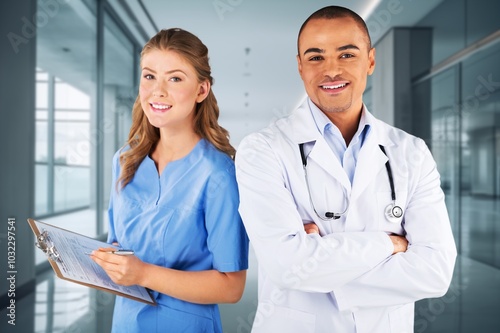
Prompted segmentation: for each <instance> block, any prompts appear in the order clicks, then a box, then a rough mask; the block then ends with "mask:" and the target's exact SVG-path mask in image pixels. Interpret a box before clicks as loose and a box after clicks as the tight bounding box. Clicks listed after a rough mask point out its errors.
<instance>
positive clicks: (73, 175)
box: [35, 1, 97, 216]
mask: <svg viewBox="0 0 500 333" xmlns="http://www.w3.org/2000/svg"><path fill="white" fill-rule="evenodd" d="M44 3H45V2H44V1H39V8H38V12H39V16H40V17H42V16H43V17H46V18H47V19H46V24H45V25H41V24H40V25H39V28H38V31H37V67H38V70H37V83H36V138H37V141H36V146H35V147H36V148H35V149H36V151H35V156H36V167H35V169H36V171H35V175H36V178H35V180H36V183H35V214H36V216H49V215H53V214H57V213H61V212H65V211H70V210H74V209H82V208H88V207H89V205H90V196H91V193H90V185H89V184H90V156H91V153H92V151H91V147H90V142H91V135H90V115H91V113H92V112H93V110H94V109H95V94H96V82H95V71H96V57H95V53H96V32H95V31H96V29H95V26H96V22H97V21H96V18H95V15H93V14H92V12H91V11H90V9H89V8H88V7H87V6H86V5H85V4H83V3H78V2H75V1H73V2H71V4H65V5H58V4H57V3H54V5H53V6H46V5H42V4H44ZM56 4H57V6H56ZM44 15H45V16H44Z"/></svg>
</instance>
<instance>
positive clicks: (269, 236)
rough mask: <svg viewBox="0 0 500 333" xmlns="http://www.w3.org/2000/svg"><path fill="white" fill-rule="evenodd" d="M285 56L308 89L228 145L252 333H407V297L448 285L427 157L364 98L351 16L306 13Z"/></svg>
mask: <svg viewBox="0 0 500 333" xmlns="http://www.w3.org/2000/svg"><path fill="white" fill-rule="evenodd" d="M297 61H298V69H299V73H300V76H301V78H302V80H303V81H304V86H305V89H306V91H307V95H308V98H307V99H306V100H305V101H304V103H303V104H302V105H301V106H300V107H299V108H298V109H297V110H295V112H294V113H293V114H292V115H290V116H289V117H286V118H283V119H280V120H278V121H276V122H275V123H273V124H272V125H270V126H269V127H268V128H266V129H263V130H261V131H259V132H257V133H254V134H251V135H249V136H248V137H246V138H245V139H244V140H243V141H242V142H241V144H240V145H239V149H238V153H237V155H236V165H237V179H238V184H239V190H240V213H241V216H242V218H243V222H244V224H245V227H246V229H247V232H248V236H249V237H250V241H251V244H252V245H253V248H254V250H255V253H256V255H257V260H258V264H259V267H258V270H259V294H258V299H259V303H258V309H257V313H256V316H255V319H254V323H253V327H252V332H256V333H257V332H259V333H260V332H265V333H275V332H287V333H294V332H297V333H308V332H325V333H326V332H340V333H377V332H380V333H388V332H395V333H404V332H413V315H414V302H415V301H417V300H420V299H423V298H428V297H439V296H442V295H443V294H445V293H446V291H447V289H448V287H449V285H450V282H451V277H452V273H453V267H454V263H455V258H456V248H455V243H454V240H453V235H452V232H451V228H450V221H449V218H448V214H447V210H446V206H445V202H444V194H443V192H442V190H441V188H440V177H439V174H438V171H437V169H436V164H435V162H434V160H433V158H432V156H431V153H430V151H429V150H428V148H427V146H426V145H425V143H424V141H423V140H421V139H419V138H416V137H414V136H412V135H409V134H408V133H405V132H403V131H401V130H399V129H396V128H394V127H392V126H389V125H388V124H385V123H383V122H382V121H380V120H378V119H376V118H375V117H374V116H373V115H372V114H371V113H369V111H368V110H367V109H366V107H365V106H364V104H363V101H362V94H363V91H364V89H365V86H366V78H367V75H371V74H372V72H373V70H374V68H375V49H373V48H372V47H371V41H370V37H369V34H368V30H367V28H366V24H365V22H364V21H363V20H362V19H361V18H360V17H359V16H358V15H357V14H356V13H354V12H352V11H350V10H348V9H346V8H342V7H336V6H330V7H325V8H323V9H320V10H319V11H317V12H315V13H314V14H312V15H311V17H310V18H309V19H308V20H306V22H305V23H304V25H303V26H302V28H301V30H300V32H299V37H298V55H297Z"/></svg>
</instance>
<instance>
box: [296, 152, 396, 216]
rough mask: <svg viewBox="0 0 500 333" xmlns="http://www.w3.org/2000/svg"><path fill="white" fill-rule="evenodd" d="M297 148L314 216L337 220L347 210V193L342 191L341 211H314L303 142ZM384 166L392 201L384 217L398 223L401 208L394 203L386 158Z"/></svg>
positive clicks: (389, 169)
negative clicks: (342, 206)
mask: <svg viewBox="0 0 500 333" xmlns="http://www.w3.org/2000/svg"><path fill="white" fill-rule="evenodd" d="M379 147H380V149H381V150H382V152H383V153H384V155H385V156H387V154H386V152H385V148H384V146H382V145H379ZM299 150H300V157H301V159H302V166H303V167H304V177H305V179H306V185H307V192H308V194H309V201H310V203H311V207H312V209H313V211H314V213H315V214H316V216H318V217H319V218H320V219H321V220H323V221H329V220H338V219H339V218H340V217H341V216H342V215H344V214H345V213H347V211H348V210H349V200H348V199H347V195H345V193H344V200H345V202H346V205H345V206H346V207H345V209H344V210H343V211H342V212H340V213H335V212H326V213H325V217H323V216H321V215H320V214H319V213H318V212H317V211H316V208H315V206H314V202H313V200H312V196H311V188H310V186H309V177H308V176H307V157H306V155H305V154H304V144H303V143H299ZM385 168H386V170H387V175H388V176H389V185H390V187H391V199H392V203H390V204H389V205H388V206H387V207H386V208H385V212H384V213H385V217H386V219H387V220H388V221H389V222H392V223H399V222H400V221H399V218H400V217H401V216H403V209H402V208H401V207H400V206H398V205H396V190H395V188H394V179H393V177H392V169H391V164H390V163H389V160H387V162H386V163H385ZM342 189H343V187H342Z"/></svg>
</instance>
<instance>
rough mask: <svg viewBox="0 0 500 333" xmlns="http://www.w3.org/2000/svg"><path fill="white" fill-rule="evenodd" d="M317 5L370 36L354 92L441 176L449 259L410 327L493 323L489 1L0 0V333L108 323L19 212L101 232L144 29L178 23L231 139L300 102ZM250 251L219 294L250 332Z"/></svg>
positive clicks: (98, 327) (488, 326) (99, 304)
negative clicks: (451, 267)
mask: <svg viewBox="0 0 500 333" xmlns="http://www.w3.org/2000/svg"><path fill="white" fill-rule="evenodd" d="M332 4H335V5H344V6H346V7H349V8H351V9H353V10H354V11H356V12H358V13H359V14H360V15H361V16H362V17H363V18H365V20H366V21H367V23H368V28H369V30H370V33H371V36H372V40H373V43H374V45H375V47H376V48H377V65H376V70H375V73H374V75H373V76H371V77H370V78H369V81H368V86H367V89H366V92H365V95H364V102H365V104H366V105H367V106H368V108H369V110H370V111H371V112H372V113H374V114H375V116H377V117H378V118H380V119H382V120H384V121H386V122H388V123H390V124H393V125H395V126H397V127H400V128H402V129H404V130H406V131H408V132H410V133H412V134H414V135H417V136H420V137H421V138H423V139H424V140H425V141H426V142H427V144H428V145H429V147H430V148H431V151H432V153H433V155H434V157H435V159H436V162H437V165H438V169H439V171H440V173H441V177H442V179H441V180H442V187H443V190H444V192H445V194H446V203H447V206H448V210H449V214H450V218H451V223H452V228H453V232H454V235H455V240H456V243H457V248H458V251H459V257H458V260H457V264H456V269H455V275H454V278H453V282H452V284H451V287H450V290H449V292H448V293H447V294H446V295H445V296H444V297H442V298H437V299H428V300H423V301H420V302H417V305H416V309H415V332H429V333H430V332H443V333H448V332H450V333H451V332H453V333H456V332H497V331H498V327H500V93H499V91H500V43H499V41H500V20H499V19H498V14H499V13H500V1H498V0H475V1H472V0H426V1H412V0H356V1H349V0H341V1H334V2H331V1H324V0H309V1H305V0H301V1H300V0H298V1H294V2H290V1H286V0H272V1H265V0H184V1H165V0H162V1H160V0H19V1H15V2H14V1H3V2H1V4H0V36H1V41H0V59H2V60H1V62H0V112H1V113H0V115H1V117H0V142H2V143H3V144H2V146H1V148H0V149H1V150H0V151H1V154H0V215H1V223H0V226H1V227H0V246H1V247H0V248H1V253H2V255H3V254H5V255H4V257H3V258H1V259H0V262H1V264H0V267H1V272H0V280H1V281H2V282H1V284H0V301H1V303H0V304H1V311H0V331H1V332H23V333H28V332H109V327H110V322H111V312H112V308H113V302H114V296H113V295H111V294H108V293H103V292H97V291H95V290H94V289H89V288H85V287H80V286H79V285H76V284H72V283H68V282H65V281H63V280H60V279H57V278H56V279H55V278H54V273H53V271H52V269H51V268H50V266H49V265H48V262H47V260H46V258H45V256H44V255H43V253H42V252H41V251H39V250H37V249H35V247H34V237H33V234H32V232H31V230H30V229H29V227H28V224H27V223H26V219H27V218H28V217H34V218H36V219H38V220H41V221H44V222H48V223H52V224H55V225H57V226H61V227H63V228H66V229H70V230H72V231H75V232H79V233H82V234H85V235H88V236H90V237H94V238H99V239H105V237H106V233H107V215H106V210H107V206H108V197H109V191H110V188H111V159H112V156H113V153H114V152H115V151H116V150H117V149H118V148H119V147H120V146H121V145H123V143H124V142H125V140H126V137H127V134H128V130H129V127H130V123H131V107H132V104H133V102H134V100H135V97H136V95H137V84H138V80H139V77H138V74H139V64H138V61H139V53H140V50H141V48H142V46H143V45H144V43H145V42H146V41H147V40H148V39H149V38H150V37H151V36H153V35H154V34H155V33H156V32H157V31H158V30H160V29H162V28H171V27H180V28H183V29H185V30H189V31H190V32H192V33H194V34H195V35H197V36H198V37H200V39H201V40H202V41H203V42H204V43H205V44H206V45H207V47H208V48H209V54H210V61H211V65H212V74H213V76H214V78H215V84H214V86H213V89H214V92H215V94H216V97H217V99H218V101H219V106H220V109H221V115H220V123H221V124H222V125H223V126H224V127H225V128H227V129H228V130H229V132H230V133H231V142H232V144H233V145H234V146H235V147H237V146H238V143H239V142H240V140H241V139H242V138H243V137H244V136H245V135H247V134H249V133H250V132H253V131H256V130H258V129H260V128H262V127H265V126H266V125H267V124H269V123H270V122H271V121H273V120H275V119H278V118H280V117H283V116H286V115H287V114H289V113H290V112H291V111H292V110H293V109H294V108H295V107H296V106H297V105H298V104H299V103H300V102H301V101H302V100H303V99H304V97H305V93H304V89H303V85H302V81H301V80H300V77H299V75H298V72H297V64H296V60H295V55H296V53H297V51H296V38H297V33H298V30H299V28H300V26H301V24H302V23H303V21H304V20H305V19H306V18H307V17H308V16H309V15H310V14H311V13H313V12H314V11H315V10H317V9H319V8H322V7H324V6H327V5H332ZM429 218H432V216H429ZM9 226H14V227H15V242H16V243H15V244H16V251H15V261H14V262H15V267H14V269H15V273H14V275H15V279H16V283H15V296H12V295H10V292H9V290H10V284H9V283H6V282H5V281H7V280H6V279H7V277H8V276H10V275H12V274H11V273H8V272H12V271H13V269H12V267H9V266H8V264H11V263H12V260H11V259H13V258H10V259H9V257H8V246H7V244H8V232H7V230H8V227H9ZM10 230H12V229H10ZM9 251H10V250H9ZM250 259H251V260H250V269H249V271H248V280H247V286H246V290H245V294H244V296H243V299H242V300H241V301H240V302H239V303H238V304H236V305H222V306H221V312H222V319H223V326H224V331H225V332H236V333H240V332H250V327H251V323H252V319H253V316H254V314H255V309H256V305H257V266H256V261H255V257H254V255H253V253H252V254H251V258H250ZM11 299H15V301H16V321H15V323H16V325H15V326H13V325H10V324H9V323H8V320H10V318H9V317H8V316H7V314H8V313H9V312H8V311H7V306H8V305H9V304H10V303H9V302H10V301H11Z"/></svg>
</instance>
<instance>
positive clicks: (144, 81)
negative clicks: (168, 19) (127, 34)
mask: <svg viewBox="0 0 500 333" xmlns="http://www.w3.org/2000/svg"><path fill="white" fill-rule="evenodd" d="M141 70H142V74H141V81H140V88H139V96H138V97H137V100H136V102H135V105H134V108H133V113H132V118H133V119H132V127H131V130H130V134H129V139H128V142H127V144H126V146H125V147H124V148H122V149H121V150H119V151H118V152H117V153H116V154H115V156H114V159H113V188H112V191H111V192H112V194H111V200H110V206H109V219H110V226H109V236H108V242H109V243H116V244H119V246H120V247H122V248H127V249H132V250H134V253H135V254H134V255H130V256H119V255H115V254H111V253H109V252H107V251H109V249H100V250H98V251H94V252H93V253H92V258H93V259H94V260H95V262H97V263H98V264H99V265H100V266H101V267H102V268H103V269H104V270H105V271H106V273H107V274H108V275H109V276H110V277H111V279H112V280H113V281H114V282H116V283H118V284H121V285H126V286H127V285H140V286H143V287H146V288H148V289H150V290H151V291H152V293H153V296H154V298H155V300H156V302H157V306H152V305H148V304H145V303H141V302H138V301H135V300H131V299H128V298H123V297H120V296H117V298H116V302H115V309H114V315H113V329H112V331H113V332H120V333H121V332H141V333H143V332H148V333H149V332H175V333H178V332H196V333H199V332H222V327H221V321H220V315H219V310H218V306H217V303H235V302H237V301H238V300H239V299H240V298H241V295H242V293H243V290H244V286H245V278H246V269H247V268H248V238H247V235H246V232H245V229H244V227H243V224H242V222H241V219H240V216H239V214H238V204H239V197H238V189H237V185H236V181H235V174H234V163H233V157H234V154H235V150H234V148H233V147H232V146H231V145H230V143H229V139H228V132H227V131H226V130H225V129H224V128H222V127H221V126H219V124H218V123H217V119H218V116H219V108H218V106H217V101H216V99H215V96H214V95H213V93H212V90H211V85H212V77H211V74H210V66H209V63H208V50H207V48H206V46H205V45H204V44H203V43H202V42H201V41H200V40H199V39H198V38H197V37H196V36H194V35H193V34H191V33H189V32H187V31H185V30H181V29H169V30H162V31H160V32H159V33H158V34H157V35H156V36H154V37H153V38H151V40H150V41H149V42H148V43H147V44H146V45H145V46H144V48H143V50H142V53H141Z"/></svg>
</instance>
